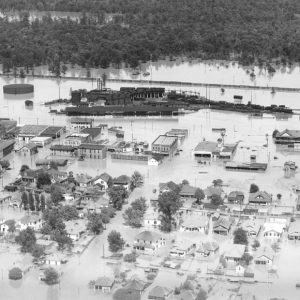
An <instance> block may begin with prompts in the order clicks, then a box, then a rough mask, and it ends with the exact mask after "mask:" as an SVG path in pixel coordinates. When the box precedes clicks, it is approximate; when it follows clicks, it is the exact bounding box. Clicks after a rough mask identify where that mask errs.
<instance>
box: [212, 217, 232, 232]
mask: <svg viewBox="0 0 300 300" xmlns="http://www.w3.org/2000/svg"><path fill="white" fill-rule="evenodd" d="M231 225H232V222H231V221H230V220H229V219H226V218H224V217H221V218H219V219H218V220H217V221H215V222H214V226H213V228H214V229H215V228H217V227H219V226H221V227H223V228H224V229H227V230H229V229H230V227H231Z"/></svg>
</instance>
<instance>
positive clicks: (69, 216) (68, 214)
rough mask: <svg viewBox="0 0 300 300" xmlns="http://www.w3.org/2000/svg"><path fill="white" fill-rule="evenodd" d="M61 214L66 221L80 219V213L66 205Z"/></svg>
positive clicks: (71, 206)
mask: <svg viewBox="0 0 300 300" xmlns="http://www.w3.org/2000/svg"><path fill="white" fill-rule="evenodd" d="M60 214H61V216H62V218H63V219H64V220H65V221H69V220H76V219H78V211H77V209H76V207H75V206H73V205H64V206H62V207H61V209H60Z"/></svg>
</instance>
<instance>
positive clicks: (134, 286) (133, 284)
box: [124, 278, 147, 294]
mask: <svg viewBox="0 0 300 300" xmlns="http://www.w3.org/2000/svg"><path fill="white" fill-rule="evenodd" d="M146 287H147V284H146V282H144V281H142V280H140V279H138V278H133V279H131V280H129V281H128V282H127V284H126V285H125V286H124V289H125V290H131V291H136V292H139V293H140V294H142V292H143V291H144V289H145V288H146Z"/></svg>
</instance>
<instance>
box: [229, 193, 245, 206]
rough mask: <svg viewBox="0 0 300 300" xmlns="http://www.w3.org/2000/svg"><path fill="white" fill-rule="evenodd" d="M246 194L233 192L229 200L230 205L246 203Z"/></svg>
mask: <svg viewBox="0 0 300 300" xmlns="http://www.w3.org/2000/svg"><path fill="white" fill-rule="evenodd" d="M244 198H245V196H244V193H243V192H240V191H232V192H230V193H229V195H228V197H227V200H228V202H229V203H240V204H241V203H243V201H244Z"/></svg>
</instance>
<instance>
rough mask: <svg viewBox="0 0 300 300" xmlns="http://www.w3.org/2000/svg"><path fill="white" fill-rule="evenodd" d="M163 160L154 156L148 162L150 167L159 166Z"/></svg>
mask: <svg viewBox="0 0 300 300" xmlns="http://www.w3.org/2000/svg"><path fill="white" fill-rule="evenodd" d="M162 161H163V158H162V157H160V156H152V157H151V158H150V159H149V160H148V166H158V165H160V164H161V163H162Z"/></svg>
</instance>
